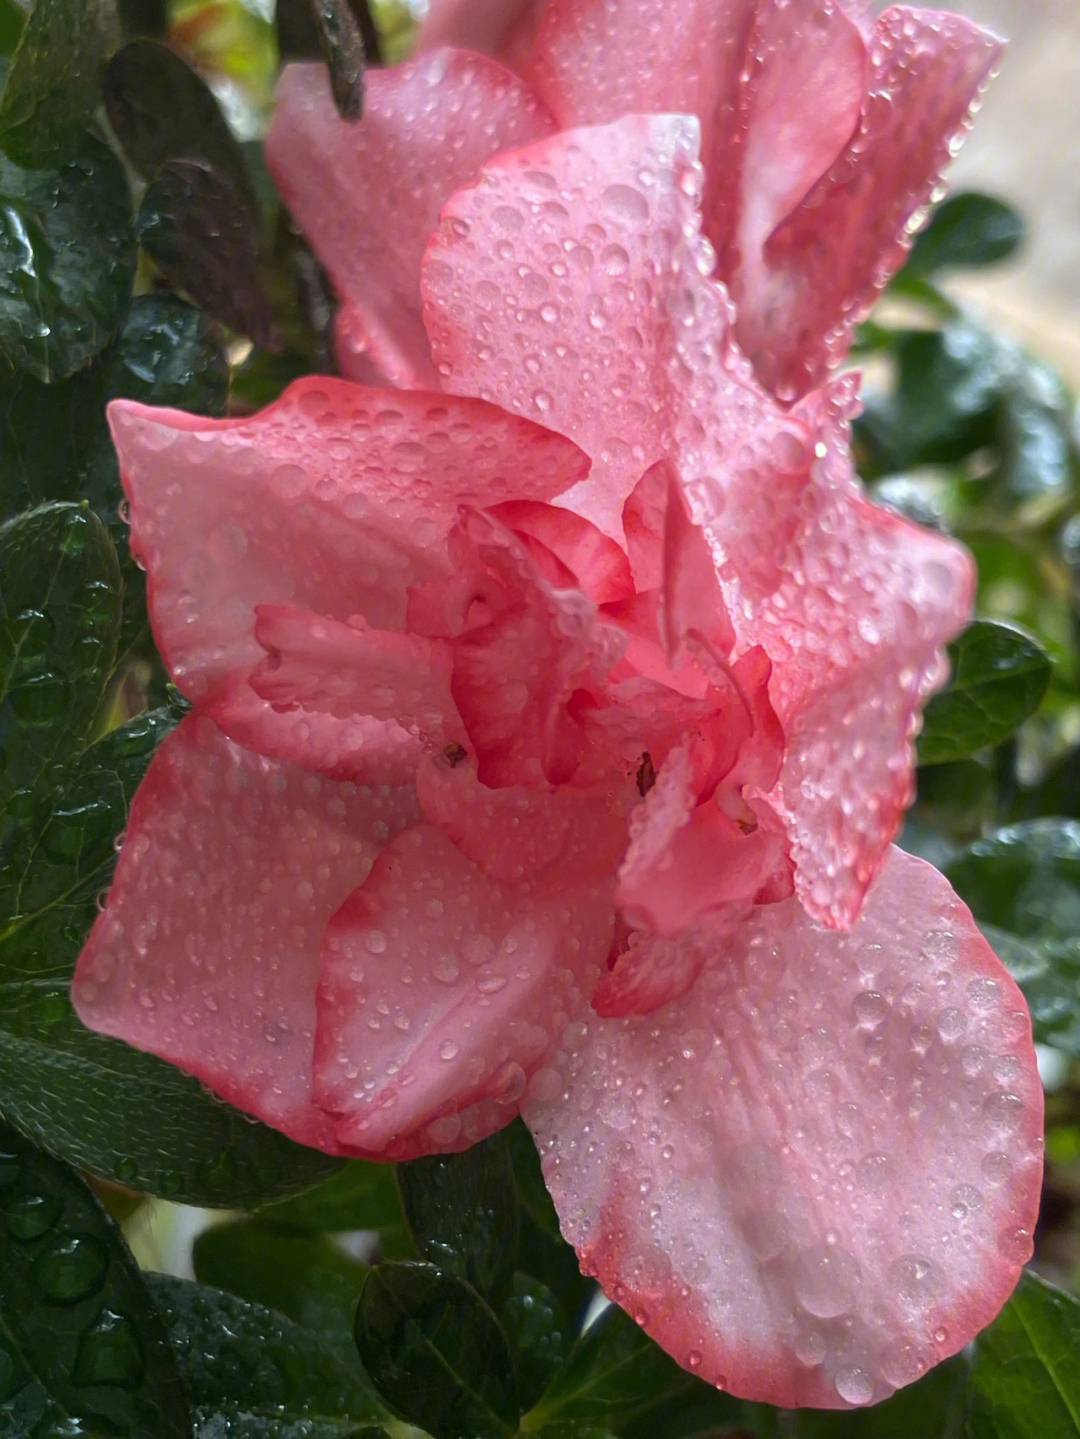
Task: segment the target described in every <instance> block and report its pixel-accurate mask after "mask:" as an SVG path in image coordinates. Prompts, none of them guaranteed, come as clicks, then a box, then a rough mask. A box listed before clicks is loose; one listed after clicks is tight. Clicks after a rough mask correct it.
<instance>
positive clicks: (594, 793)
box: [416, 751, 637, 884]
mask: <svg viewBox="0 0 1080 1439" xmlns="http://www.w3.org/2000/svg"><path fill="white" fill-rule="evenodd" d="M416 785H417V794H418V795H419V797H420V806H421V808H422V809H423V811H424V815H425V817H426V818H427V819H429V820H430V821H431V822H432V824H437V825H438V826H439V828H440V829H441V830H443V831H444V832H445V833H446V834H447V835H449V837H450V838H451V839H452V840H453V841H454V843H455V844H456V845H457V846H458V848H459V849H460V850H461V852H462V854H464V855H465V856H466V857H467V858H469V859H471V860H472V861H473V863H474V864H478V865H479V866H480V868H481V869H482V870H483V871H484V873H485V874H486V875H487V876H488V877H489V878H491V879H494V880H496V881H497V882H498V883H499V884H520V883H521V882H522V881H523V880H526V879H528V880H534V881H535V880H541V879H543V878H544V877H545V876H546V874H547V871H548V870H549V869H550V868H551V866H552V865H554V864H555V863H556V862H561V861H563V860H564V857H565V856H566V854H567V853H568V852H569V851H570V850H571V849H573V850H575V851H576V852H577V853H578V854H579V856H580V858H579V860H578V865H577V870H576V877H577V878H578V879H584V878H597V879H598V878H600V877H602V876H604V875H606V874H609V873H610V872H611V871H612V870H613V869H614V868H615V867H616V865H617V864H618V862H619V860H620V859H621V858H622V853H623V851H624V850H625V848H626V842H627V829H626V821H625V811H626V810H628V809H629V807H630V803H631V800H632V799H633V800H636V799H637V794H636V791H633V790H632V789H631V786H630V784H629V782H627V783H626V784H625V785H623V786H621V787H620V786H618V785H614V784H613V783H612V781H611V779H610V778H608V779H607V780H606V781H605V783H604V784H602V785H597V786H593V787H589V788H581V787H578V786H577V785H557V786H553V787H551V788H549V789H526V788H525V787H524V786H523V785H513V786H506V787H503V788H500V789H490V788H489V787H488V786H487V785H485V784H482V783H481V782H480V779H479V778H478V776H477V773H476V762H475V760H473V759H472V758H471V757H468V756H466V755H464V754H463V753H461V752H459V751H450V752H448V753H447V754H443V755H436V756H434V757H432V758H428V759H427V760H426V761H425V762H424V763H423V764H422V765H421V766H420V769H419V772H418V773H417V776H416Z"/></svg>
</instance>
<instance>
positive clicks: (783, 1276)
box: [523, 850, 1042, 1408]
mask: <svg viewBox="0 0 1080 1439" xmlns="http://www.w3.org/2000/svg"><path fill="white" fill-rule="evenodd" d="M523 1113H524V1115H525V1118H526V1119H527V1121H528V1123H529V1125H530V1127H531V1129H532V1130H533V1133H534V1134H535V1136H536V1138H537V1143H538V1145H539V1147H540V1151H541V1154H542V1156H543V1162H544V1173H545V1178H546V1180H547V1183H548V1187H549V1188H550V1190H551V1192H552V1195H553V1197H554V1199H555V1203H556V1206H557V1208H558V1210H559V1217H560V1223H561V1225H562V1229H563V1232H564V1234H566V1236H567V1237H568V1238H569V1239H570V1240H571V1242H572V1243H573V1244H574V1246H575V1247H576V1248H577V1250H578V1253H579V1255H580V1256H581V1259H582V1263H583V1265H584V1267H585V1268H586V1270H587V1271H588V1272H591V1273H595V1274H596V1275H597V1277H598V1278H599V1279H600V1281H601V1283H602V1284H603V1285H604V1288H605V1290H606V1291H607V1292H608V1294H609V1295H611V1296H612V1297H613V1298H615V1299H616V1300H618V1301H619V1302H620V1303H621V1304H623V1305H624V1307H626V1308H627V1309H628V1310H629V1311H630V1313H631V1314H632V1315H633V1316H634V1317H635V1318H636V1319H638V1321H639V1322H640V1323H642V1324H643V1325H644V1327H645V1328H646V1329H647V1330H648V1331H649V1332H650V1333H651V1334H652V1335H653V1336H654V1338H656V1339H657V1340H658V1341H659V1342H660V1343H661V1344H662V1345H664V1347H665V1348H666V1349H668V1350H669V1351H670V1352H671V1353H672V1354H673V1355H674V1356H675V1357H676V1358H677V1359H678V1360H679V1361H680V1363H682V1364H684V1365H685V1366H686V1367H687V1368H689V1369H691V1370H693V1371H695V1372H697V1373H699V1374H700V1375H701V1376H702V1377H703V1378H705V1379H707V1380H709V1381H710V1382H712V1383H716V1384H719V1385H722V1386H723V1387H724V1388H727V1389H730V1390H731V1391H732V1392H734V1393H735V1394H738V1395H741V1396H743V1397H745V1398H748V1399H753V1400H759V1401H764V1402H767V1403H770V1404H776V1405H781V1406H783V1407H795V1406H796V1405H817V1406H822V1407H836V1408H843V1407H846V1406H847V1405H849V1404H865V1403H870V1402H873V1401H876V1400H879V1399H882V1398H884V1397H885V1396H886V1395H887V1394H888V1393H889V1392H890V1391H891V1390H892V1389H893V1388H895V1387H898V1386H900V1385H902V1384H907V1383H910V1382H911V1381H912V1380H913V1379H916V1378H917V1377H918V1376H919V1375H920V1374H921V1373H923V1372H924V1371H925V1370H926V1369H928V1368H929V1367H930V1366H931V1365H933V1364H935V1363H937V1362H938V1361H939V1360H941V1359H943V1358H945V1357H946V1356H947V1355H949V1354H952V1353H955V1352H956V1351H957V1350H958V1349H960V1348H961V1347H962V1346H963V1345H964V1344H965V1343H967V1341H968V1340H969V1339H971V1338H972V1337H973V1336H974V1334H975V1333H976V1332H977V1331H978V1330H979V1329H981V1328H982V1327H983V1326H984V1325H985V1324H987V1323H988V1322H989V1321H990V1320H991V1319H992V1318H993V1317H994V1315H995V1314H996V1312H997V1311H998V1309H999V1308H1000V1307H1001V1305H1002V1303H1003V1302H1004V1301H1005V1299H1006V1298H1007V1297H1008V1295H1009V1293H1010V1292H1011V1290H1012V1288H1013V1286H1014V1285H1015V1283H1016V1280H1017V1277H1018V1275H1019V1272H1020V1268H1021V1266H1022V1265H1023V1263H1024V1262H1025V1261H1026V1260H1027V1259H1028V1257H1029V1256H1030V1254H1031V1230H1032V1227H1033V1225H1034V1221H1035V1216H1036V1213H1037V1209H1038V1198H1039V1188H1040V1178H1041V1169H1042V1141H1041V1138H1040V1134H1041V1124H1042V1089H1041V1085H1040V1083H1039V1078H1038V1072H1037V1069H1036V1065H1035V1056H1034V1051H1033V1046H1032V1043H1031V1028H1030V1020H1029V1017H1028V1014H1027V1011H1026V1008H1025V1006H1024V1001H1023V999H1022V997H1021V995H1020V993H1019V991H1018V990H1017V988H1016V986H1015V985H1014V983H1013V982H1012V980H1011V979H1010V978H1009V976H1008V974H1007V973H1006V971H1005V970H1004V968H1003V967H1002V966H1001V964H1000V963H999V962H998V961H997V959H996V958H995V957H994V955H993V954H992V952H991V950H990V948H989V946H988V945H987V944H986V942H985V940H984V939H983V938H982V936H981V935H980V934H979V932H978V930H977V929H976V927H975V925H974V923H973V921H972V919H971V916H970V913H969V912H968V910H967V909H966V908H965V907H964V906H963V905H962V904H961V903H960V902H959V901H958V900H957V899H956V897H955V895H954V894H953V893H952V891H951V890H950V888H949V886H948V885H947V883H946V882H945V881H944V880H943V879H942V877H941V876H940V875H939V874H937V873H936V872H935V871H934V870H932V869H931V868H930V867H929V866H928V865H925V864H923V863H922V862H921V861H919V860H916V859H913V858H911V857H910V856H908V855H905V854H903V853H901V852H900V851H897V850H893V851H891V854H890V857H889V860H888V862H887V864H886V866H885V868H884V870H883V871H882V873H881V875H880V876H879V878H878V880H877V882H876V883H875V885H874V887H873V888H872V890H871V891H870V894H869V896H868V897H867V902H866V906H865V908H864V910H863V913H862V916H861V918H860V919H859V921H858V923H857V924H856V925H855V927H854V928H853V929H852V930H851V932H850V933H848V934H843V935H841V934H836V933H830V932H826V931H822V930H820V929H818V928H816V926H815V925H814V924H813V923H812V922H811V921H810V920H809V919H808V918H807V917H806V915H805V913H804V911H803V910H802V908H801V906H800V905H799V904H798V902H797V901H794V900H792V901H788V902H787V903H785V904H782V905H773V906H768V907H764V908H759V909H757V910H756V911H755V912H754V916H753V919H752V920H751V921H748V922H747V923H746V924H745V925H743V926H742V927H741V928H740V929H739V930H738V931H737V932H736V933H735V934H733V935H732V936H730V937H729V938H727V939H722V940H720V941H719V942H718V944H717V948H716V950H715V952H714V954H713V956H712V958H711V962H710V964H709V965H708V967H707V968H706V969H705V970H704V971H703V973H702V975H701V977H700V978H699V979H698V981H697V983H696V984H695V985H694V986H693V988H692V989H691V990H690V991H689V992H688V993H687V994H686V995H685V997H684V998H682V999H680V1000H676V1001H675V1002H674V1003H671V1004H668V1005H667V1006H666V1007H665V1008H663V1009H661V1010H658V1011H656V1012H655V1013H654V1014H651V1015H649V1016H648V1017H647V1018H645V1019H637V1018H634V1019H624V1020H604V1019H600V1018H598V1017H595V1016H586V1017H585V1018H583V1019H582V1020H581V1021H580V1023H579V1024H577V1025H575V1026H572V1027H571V1029H570V1031H568V1036H567V1038H566V1039H565V1040H564V1048H563V1049H562V1050H560V1051H559V1052H558V1053H557V1054H556V1055H555V1056H554V1057H553V1058H552V1059H551V1060H549V1062H548V1066H547V1067H546V1068H544V1069H543V1070H541V1071H540V1072H539V1074H538V1075H537V1077H536V1079H534V1081H533V1087H532V1088H531V1089H530V1092H529V1094H528V1096H527V1099H526V1103H525V1104H524V1106H523Z"/></svg>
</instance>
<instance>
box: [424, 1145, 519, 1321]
mask: <svg viewBox="0 0 1080 1439" xmlns="http://www.w3.org/2000/svg"><path fill="white" fill-rule="evenodd" d="M397 1179H398V1185H399V1187H400V1189H401V1201H402V1206H403V1208H404V1210H405V1218H406V1219H407V1220H408V1223H409V1228H410V1229H411V1230H412V1234H413V1238H414V1239H415V1240H416V1247H417V1248H418V1249H419V1251H420V1253H421V1254H422V1255H423V1256H424V1258H425V1259H428V1260H430V1261H431V1263H432V1264H437V1265H439V1266H440V1268H442V1269H446V1270H449V1271H450V1273H452V1274H457V1275H459V1276H460V1278H462V1279H466V1280H468V1282H469V1283H470V1284H471V1285H472V1287H473V1288H474V1289H475V1290H476V1291H477V1293H478V1294H481V1295H483V1297H484V1298H485V1299H486V1300H487V1301H488V1303H489V1304H491V1305H493V1306H494V1307H495V1308H498V1306H499V1305H500V1304H502V1302H503V1300H504V1299H506V1298H507V1297H508V1295H509V1293H510V1285H511V1281H512V1279H513V1275H514V1270H515V1268H516V1267H517V1250H518V1193H517V1184H516V1183H515V1181H514V1169H513V1165H512V1164H511V1162H510V1153H509V1150H508V1148H507V1145H506V1140H505V1138H504V1137H503V1135H501V1134H494V1135H492V1136H491V1137H490V1138H489V1139H485V1140H483V1141H482V1142H481V1143H479V1144H474V1145H472V1146H471V1147H470V1148H469V1149H466V1150H464V1151H463V1152H462V1153H461V1154H435V1155H431V1156H430V1157H428V1158H426V1159H414V1160H412V1161H411V1162H410V1163H408V1164H399V1165H398V1166H397Z"/></svg>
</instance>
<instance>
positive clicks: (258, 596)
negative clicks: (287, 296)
mask: <svg viewBox="0 0 1080 1439" xmlns="http://www.w3.org/2000/svg"><path fill="white" fill-rule="evenodd" d="M109 419H110V424H111V426H112V431H113V437H114V439H115V442H116V447H117V451H118V453H119V456H120V467H121V476H122V479H123V483H124V487H125V490H126V492H127V495H128V497H129V499H130V503H131V527H132V529H131V544H132V549H133V551H134V553H135V554H136V555H137V556H138V557H139V559H140V560H141V562H142V563H143V564H144V565H145V567H146V570H147V583H148V591H149V603H150V613H151V618H152V621H153V625H154V633H155V637H156V639H157V643H158V648H159V649H160V651H161V654H162V657H163V658H164V660H165V662H166V664H167V666H168V668H169V672H170V673H171V674H172V676H173V678H174V679H175V680H176V682H177V684H178V685H179V686H180V687H181V689H182V690H183V691H184V693H185V694H187V695H188V696H189V697H190V698H191V699H193V700H195V701H197V702H200V703H202V704H204V705H207V706H212V707H213V711H214V716H215V718H216V719H217V720H218V721H219V722H220V723H221V724H222V725H223V726H225V727H226V728H227V729H228V731H229V732H230V733H231V734H233V735H234V736H235V737H236V738H238V739H241V740H242V742H243V743H245V744H250V745H253V746H254V747H255V748H258V749H261V750H263V752H265V753H268V754H272V755H284V757H285V758H297V759H299V758H300V755H299V753H297V752H294V751H293V750H292V749H291V748H289V746H288V743H287V739H288V734H289V733H293V732H294V731H295V728H296V727H295V725H294V723H293V722H292V721H291V720H290V721H289V723H288V725H287V726H286V734H285V735H284V736H282V734H281V733H280V729H281V724H280V722H281V720H282V716H280V715H277V714H275V713H274V711H273V710H272V709H271V707H270V706H269V705H268V704H265V703H264V704H263V705H262V707H261V708H259V707H258V706H253V705H252V703H251V702H250V699H249V698H248V696H247V694H246V693H245V691H244V685H245V683H246V680H247V677H248V676H249V675H250V673H251V671H252V669H253V668H254V667H255V666H256V665H258V664H259V663H260V661H261V660H263V659H264V658H265V652H264V650H263V649H262V647H261V646H260V645H259V643H258V641H257V640H256V638H255V609H256V606H257V605H260V604H262V605H275V604H276V605H289V606H292V607H294V608H299V609H306V610H310V611H311V612H313V613H315V614H319V615H323V616H326V617H328V618H329V619H334V620H340V621H346V620H348V619H350V618H351V617H353V616H356V615H360V616H362V617H363V618H364V619H366V620H367V622H368V623H370V624H372V625H374V626H376V627H377V628H379V629H386V630H402V629H404V628H405V618H406V603H407V590H408V587H409V586H410V585H419V584H424V583H427V582H430V581H431V580H433V579H435V578H436V577H437V578H439V579H445V577H446V576H447V574H448V573H449V572H450V561H449V558H448V555H447V548H446V540H447V535H448V532H449V530H450V527H451V525H452V524H453V523H454V522H455V520H456V518H457V513H458V508H459V506H460V505H461V504H463V503H470V504H486V503H491V502H493V501H498V500H500V499H502V498H504V497H505V496H506V494H507V493H508V492H510V491H512V492H514V493H516V494H520V495H523V496H524V497H528V498H535V499H543V500H547V499H550V498H552V497H553V496H554V495H556V494H558V493H560V492H561V491H562V490H564V489H566V488H567V487H568V486H570V485H573V484H574V482H575V481H576V480H578V479H579V478H580V477H581V475H582V473H583V472H584V470H585V469H586V468H587V464H588V461H587V460H586V458H585V456H584V455H582V454H581V453H580V451H576V450H574V448H573V447H572V446H570V445H569V444H568V442H567V441H566V440H564V439H562V438H561V437H559V436H556V435H551V434H549V433H548V432H547V431H545V430H542V429H540V428H539V427H538V426H536V425H533V424H529V423H528V422H524V421H522V420H520V419H517V418H516V417H514V416H511V415H507V414H504V413H503V412H501V411H499V410H496V409H494V408H492V407H491V406H489V405H485V404H483V403H480V402H477V401H468V400H456V399H452V398H450V397H447V396H443V395H426V394H422V393H420V392H415V391H414V392H400V391H385V390H368V389H364V388H362V387H360V386H358V385H352V384H349V383H347V382H346V381H343V380H336V379H329V378H323V377H311V378H308V379H305V380H300V381H297V382H296V384H294V385H292V386H290V388H289V389H288V390H287V391H286V392H285V394H284V395H282V397H281V398H280V399H279V400H278V401H276V402H275V403H274V404H273V405H271V406H270V407H269V408H268V409H266V410H263V411H262V412H261V413H260V414H258V415H255V416H252V417H251V418H245V419H239V420H217V421H215V420H206V419H202V418H200V417H198V416H193V415H187V414H183V413H182V412H180V411H177V410H157V409H152V408H150V407H148V406H145V405H138V404H134V403H131V402H129V401H117V402H115V403H114V404H112V405H111V406H110V407H109ZM234 714H235V715H236V718H237V725H236V728H233V725H232V718H233V716H234ZM342 743H343V744H344V745H345V747H346V748H348V747H349V744H348V742H347V741H345V740H342ZM339 748H340V746H338V745H337V744H336V743H335V752H337V750H338V749H339ZM331 772H338V771H335V770H334V769H333V768H332V767H331Z"/></svg>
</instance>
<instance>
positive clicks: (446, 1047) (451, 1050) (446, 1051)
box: [439, 1039, 461, 1059]
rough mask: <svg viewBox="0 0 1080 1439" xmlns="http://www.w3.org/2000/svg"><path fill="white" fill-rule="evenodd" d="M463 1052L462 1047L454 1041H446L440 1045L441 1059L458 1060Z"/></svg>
mask: <svg viewBox="0 0 1080 1439" xmlns="http://www.w3.org/2000/svg"><path fill="white" fill-rule="evenodd" d="M460 1052H461V1045H460V1044H457V1043H455V1041H454V1040H452V1039H444V1040H443V1042H442V1044H440V1045H439V1058H440V1059H456V1058H457V1057H458V1055H459V1054H460Z"/></svg>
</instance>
